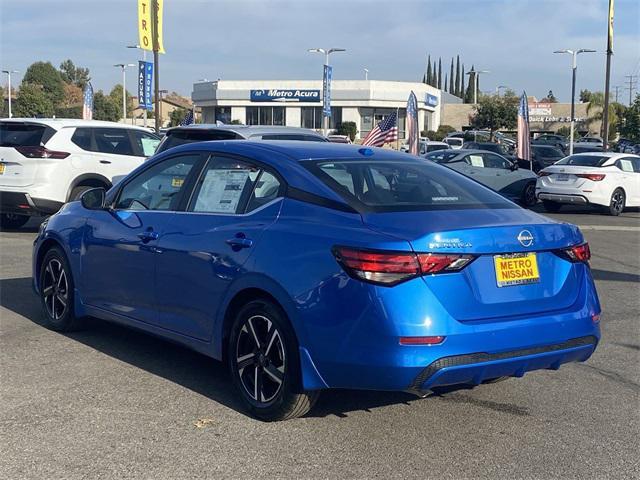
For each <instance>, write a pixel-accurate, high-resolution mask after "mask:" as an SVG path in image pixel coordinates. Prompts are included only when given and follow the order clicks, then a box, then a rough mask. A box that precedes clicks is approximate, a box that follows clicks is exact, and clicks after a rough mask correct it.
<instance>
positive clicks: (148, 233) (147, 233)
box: [138, 230, 160, 243]
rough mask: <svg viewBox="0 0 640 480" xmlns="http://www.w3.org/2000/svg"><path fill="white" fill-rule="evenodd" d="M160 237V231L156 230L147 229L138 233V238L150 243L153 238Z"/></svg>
mask: <svg viewBox="0 0 640 480" xmlns="http://www.w3.org/2000/svg"><path fill="white" fill-rule="evenodd" d="M158 237H160V234H158V232H154V231H153V230H146V231H144V232H142V233H139V234H138V238H139V239H140V240H142V243H148V242H150V241H151V240H157V239H158Z"/></svg>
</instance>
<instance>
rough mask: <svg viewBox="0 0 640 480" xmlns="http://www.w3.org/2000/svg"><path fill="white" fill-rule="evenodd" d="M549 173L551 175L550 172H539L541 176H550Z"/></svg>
mask: <svg viewBox="0 0 640 480" xmlns="http://www.w3.org/2000/svg"><path fill="white" fill-rule="evenodd" d="M549 175H551V173H549V172H538V176H539V177H548V176H549Z"/></svg>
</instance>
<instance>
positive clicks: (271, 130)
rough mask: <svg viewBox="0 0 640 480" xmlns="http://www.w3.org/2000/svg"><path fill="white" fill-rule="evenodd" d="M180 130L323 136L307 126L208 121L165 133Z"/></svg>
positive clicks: (242, 134) (251, 134)
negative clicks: (218, 123)
mask: <svg viewBox="0 0 640 480" xmlns="http://www.w3.org/2000/svg"><path fill="white" fill-rule="evenodd" d="M182 130H220V131H227V132H234V133H237V134H238V135H241V136H243V137H245V138H250V137H252V136H254V135H265V134H287V133H289V134H291V133H297V134H300V135H314V136H318V137H322V138H324V137H323V136H322V135H320V134H319V133H318V132H316V131H314V130H310V129H308V128H300V127H287V126H281V125H274V126H264V125H214V124H210V123H196V124H192V125H185V126H181V127H173V128H170V129H169V130H167V134H171V132H173V131H182Z"/></svg>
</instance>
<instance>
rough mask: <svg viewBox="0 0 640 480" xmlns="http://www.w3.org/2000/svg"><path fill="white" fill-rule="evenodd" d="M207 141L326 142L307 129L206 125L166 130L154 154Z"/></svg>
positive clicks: (323, 138)
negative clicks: (187, 144) (186, 144)
mask: <svg viewBox="0 0 640 480" xmlns="http://www.w3.org/2000/svg"><path fill="white" fill-rule="evenodd" d="M209 140H268V141H273V140H299V141H305V142H328V141H329V140H327V139H326V138H325V137H323V136H322V135H320V134H319V133H317V132H315V131H314V130H309V129H307V128H297V127H281V126H266V127H265V126H258V125H210V124H206V123H202V124H194V125H187V126H184V127H174V128H170V129H168V130H167V132H166V135H165V136H164V138H163V139H162V142H160V145H158V149H157V152H156V153H161V152H164V151H165V150H168V149H170V148H173V147H177V146H178V145H184V144H185V143H192V142H206V141H209Z"/></svg>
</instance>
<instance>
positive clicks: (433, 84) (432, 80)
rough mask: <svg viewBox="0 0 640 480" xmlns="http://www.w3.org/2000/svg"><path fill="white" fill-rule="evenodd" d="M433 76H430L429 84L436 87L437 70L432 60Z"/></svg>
mask: <svg viewBox="0 0 640 480" xmlns="http://www.w3.org/2000/svg"><path fill="white" fill-rule="evenodd" d="M432 71H433V77H432V78H431V86H432V87H435V88H437V87H438V70H437V69H436V61H435V60H434V61H433V70H432Z"/></svg>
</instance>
